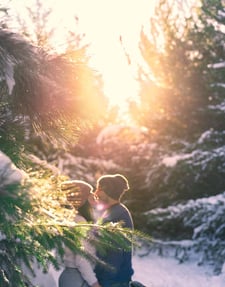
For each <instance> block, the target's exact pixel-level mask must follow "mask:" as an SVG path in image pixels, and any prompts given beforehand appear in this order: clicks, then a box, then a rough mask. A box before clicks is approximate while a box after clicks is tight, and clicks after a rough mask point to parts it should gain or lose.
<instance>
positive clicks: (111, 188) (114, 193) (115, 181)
mask: <svg viewBox="0 0 225 287" xmlns="http://www.w3.org/2000/svg"><path fill="white" fill-rule="evenodd" d="M97 184H98V185H99V187H100V188H101V189H102V190H103V191H104V192H105V194H107V195H108V196H109V197H111V198H112V199H115V200H119V199H120V197H121V196H122V194H123V193H124V192H125V191H127V190H128V189H129V184H128V180H127V179H126V178H125V177H124V176H123V175H121V174H114V175H110V174H109V175H103V176H101V177H100V178H99V179H98V180H97Z"/></svg>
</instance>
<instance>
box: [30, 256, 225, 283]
mask: <svg viewBox="0 0 225 287" xmlns="http://www.w3.org/2000/svg"><path fill="white" fill-rule="evenodd" d="M133 267H134V270H135V274H134V276H133V280H136V281H140V282H141V283H142V284H144V285H145V286H146V287H224V286H225V272H224V273H223V274H221V275H220V276H213V275H212V272H211V271H210V270H209V269H208V268H206V267H200V266H197V265H196V264H195V263H194V262H189V263H185V264H179V263H178V262H177V261H176V260H175V259H173V258H165V257H159V256H157V255H154V254H153V255H152V254H151V255H149V256H145V257H139V256H138V255H134V257H133ZM58 276H59V272H56V271H55V270H53V269H52V268H50V272H49V274H48V275H44V276H43V275H41V274H39V275H38V276H37V277H36V279H35V281H34V282H33V283H36V284H38V283H39V284H40V285H39V286H41V287H57V286H58V285H57V281H58ZM54 281H55V282H54Z"/></svg>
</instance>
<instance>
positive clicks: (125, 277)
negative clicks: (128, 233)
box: [59, 174, 134, 287]
mask: <svg viewBox="0 0 225 287" xmlns="http://www.w3.org/2000/svg"><path fill="white" fill-rule="evenodd" d="M61 189H62V190H63V191H65V192H66V196H67V200H68V201H69V202H70V203H71V204H72V205H73V203H75V204H74V205H76V208H77V209H78V213H77V214H76V217H75V221H76V222H85V221H88V222H91V221H94V219H93V214H94V213H95V211H96V212H98V218H97V221H99V220H100V222H101V223H103V224H104V223H107V222H112V223H117V222H123V227H125V228H130V229H133V221H132V217H131V214H130V212H129V210H128V209H127V208H126V207H125V206H124V205H123V204H122V203H121V201H120V200H121V197H122V196H123V195H124V193H125V192H126V191H127V190H128V189H129V184H128V181H127V179H126V178H125V177H124V176H123V175H121V174H113V175H104V176H101V177H100V178H99V179H98V180H97V185H96V190H95V191H94V192H93V188H92V186H91V185H90V184H88V183H86V182H84V181H79V180H70V181H65V182H63V183H62V185H61ZM73 191H74V192H73ZM97 206H101V209H100V210H98V209H95V207H97ZM91 210H93V212H92V213H91ZM83 244H84V248H85V249H86V250H89V252H92V253H94V252H95V250H93V247H91V246H90V245H89V244H88V243H87V242H83ZM128 244H132V243H130V242H128ZM129 250H130V251H127V250H123V249H116V248H113V249H111V250H107V252H106V253H105V254H104V255H103V254H100V253H98V251H96V255H97V257H98V258H99V259H100V260H101V261H103V262H104V263H106V266H110V267H112V268H106V267H105V266H104V265H102V264H101V263H98V262H97V263H96V264H95V266H93V265H92V264H91V263H90V262H89V261H88V260H87V259H86V258H84V257H82V256H81V255H78V254H74V253H73V252H72V251H71V250H70V249H68V248H66V249H65V256H64V270H63V272H62V273H61V275H60V277H59V287H89V286H90V287H129V283H130V281H131V277H132V275H133V273H134V272H133V268H132V246H130V249H129Z"/></svg>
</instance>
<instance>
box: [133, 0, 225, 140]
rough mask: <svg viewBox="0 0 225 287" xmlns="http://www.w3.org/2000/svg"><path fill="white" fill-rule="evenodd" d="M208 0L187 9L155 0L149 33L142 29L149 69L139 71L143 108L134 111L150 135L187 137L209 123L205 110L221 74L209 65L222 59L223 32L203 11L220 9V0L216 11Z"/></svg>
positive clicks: (193, 135)
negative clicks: (155, 4)
mask: <svg viewBox="0 0 225 287" xmlns="http://www.w3.org/2000/svg"><path fill="white" fill-rule="evenodd" d="M206 2H207V5H206V3H202V7H201V6H195V5H194V4H192V5H193V6H192V7H189V9H187V7H185V5H186V2H185V3H184V2H183V1H166V0H163V1H159V3H158V5H157V7H156V10H155V14H154V17H153V18H152V19H151V21H150V31H149V33H147V32H145V31H144V30H143V31H142V33H141V39H140V51H141V53H142V56H143V58H144V60H145V62H146V64H147V67H148V70H147V71H143V70H140V82H141V85H142V90H141V93H140V96H141V106H140V108H139V109H138V113H137V112H136V108H137V107H136V106H134V107H133V112H134V113H135V114H136V115H138V121H140V122H141V123H142V124H145V125H146V126H148V127H150V130H151V131H152V136H154V135H159V134H162V135H163V134H171V135H172V136H178V137H187V138H190V139H191V138H193V137H195V136H196V135H198V134H199V133H201V132H202V131H203V130H205V129H207V128H208V127H209V122H208V114H207V113H206V112H205V111H206V109H207V106H208V105H209V104H210V103H212V100H214V99H215V94H213V91H212V85H213V84H215V83H216V81H217V80H216V78H217V79H219V78H221V74H220V75H219V74H218V72H215V70H213V69H210V68H209V65H210V64H212V63H216V62H220V61H221V52H220V53H218V51H219V50H220V51H221V47H222V45H223V44H222V43H223V42H222V34H223V32H222V30H218V29H217V28H216V26H217V24H218V21H217V20H216V17H214V19H212V15H211V16H210V17H209V14H208V15H207V13H206V10H207V11H208V12H209V11H211V13H213V12H212V11H214V13H216V15H219V14H220V12H222V11H223V10H222V6H221V1H216V2H217V3H218V5H216V7H217V8H216V9H215V7H214V6H213V5H214V4H215V1H212V2H213V3H212V2H210V3H209V2H208V1H206ZM219 3H220V5H219ZM215 10H216V12H215ZM206 16H207V17H206ZM221 17H222V16H221ZM206 19H207V20H206ZM212 20H213V21H212ZM223 57H224V56H223Z"/></svg>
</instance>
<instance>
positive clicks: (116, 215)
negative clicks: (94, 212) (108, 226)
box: [95, 204, 134, 287]
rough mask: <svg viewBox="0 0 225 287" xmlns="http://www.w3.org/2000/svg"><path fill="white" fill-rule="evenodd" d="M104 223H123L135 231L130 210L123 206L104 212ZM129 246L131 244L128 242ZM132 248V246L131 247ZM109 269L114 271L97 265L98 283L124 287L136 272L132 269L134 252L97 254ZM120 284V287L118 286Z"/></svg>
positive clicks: (105, 285)
mask: <svg viewBox="0 0 225 287" xmlns="http://www.w3.org/2000/svg"><path fill="white" fill-rule="evenodd" d="M102 220H103V223H107V222H113V223H116V222H120V221H122V222H123V223H124V224H123V227H126V228H131V229H133V221H132V217H131V214H130V212H129V210H128V209H127V208H126V207H125V206H124V205H123V204H115V205H113V206H111V207H110V208H109V209H107V210H106V211H105V212H104V216H103V218H102ZM128 244H131V243H130V242H128ZM131 247H132V246H131ZM97 255H98V256H99V258H101V259H102V260H103V261H104V262H105V263H107V264H108V266H109V267H113V270H112V269H109V268H108V269H107V268H106V267H104V266H102V265H101V264H97V265H96V267H95V273H96V276H97V278H98V281H99V283H100V285H101V286H102V287H112V286H114V285H115V286H122V283H123V282H124V283H125V285H124V286H128V285H126V283H128V282H129V281H130V280H131V276H132V275H133V273H134V271H133V268H132V250H131V251H127V250H126V251H125V250H123V249H121V248H120V249H118V250H116V249H114V248H113V249H111V250H108V249H107V251H106V254H104V255H102V254H97ZM117 284H118V285H117Z"/></svg>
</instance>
